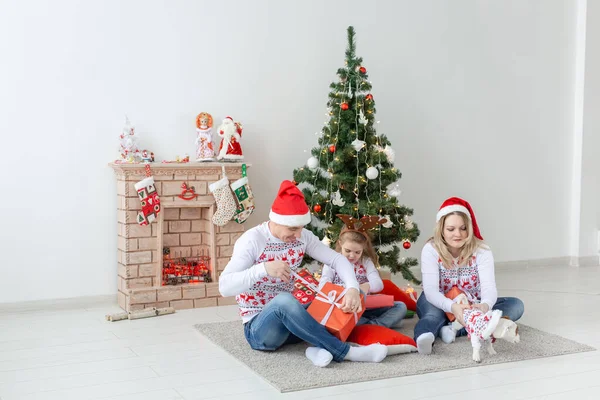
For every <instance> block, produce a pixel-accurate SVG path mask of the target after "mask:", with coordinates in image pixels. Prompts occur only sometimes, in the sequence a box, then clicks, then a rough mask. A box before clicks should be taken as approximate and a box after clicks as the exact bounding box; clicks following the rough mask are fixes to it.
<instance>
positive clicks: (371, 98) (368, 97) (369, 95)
mask: <svg viewBox="0 0 600 400" xmlns="http://www.w3.org/2000/svg"><path fill="white" fill-rule="evenodd" d="M365 99H367V100H373V95H372V94H371V93H369V94H368V95H366V96H365Z"/></svg>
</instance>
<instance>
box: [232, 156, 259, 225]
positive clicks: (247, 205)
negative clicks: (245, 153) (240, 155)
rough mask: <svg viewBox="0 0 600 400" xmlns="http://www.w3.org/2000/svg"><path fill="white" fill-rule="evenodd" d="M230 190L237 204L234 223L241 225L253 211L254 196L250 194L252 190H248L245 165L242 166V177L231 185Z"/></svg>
mask: <svg viewBox="0 0 600 400" xmlns="http://www.w3.org/2000/svg"><path fill="white" fill-rule="evenodd" d="M231 190H233V194H234V195H235V199H236V200H237V203H238V206H237V210H236V213H235V215H234V216H233V218H234V219H235V222H237V223H238V224H242V223H244V222H245V221H246V220H247V219H248V217H249V216H250V214H252V212H253V211H254V195H253V194H252V189H250V184H249V183H248V176H247V175H246V164H242V177H241V178H240V179H238V180H237V181H235V182H233V183H232V184H231Z"/></svg>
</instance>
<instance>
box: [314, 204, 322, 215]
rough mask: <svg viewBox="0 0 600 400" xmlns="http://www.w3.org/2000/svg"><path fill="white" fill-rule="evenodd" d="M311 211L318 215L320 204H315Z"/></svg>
mask: <svg viewBox="0 0 600 400" xmlns="http://www.w3.org/2000/svg"><path fill="white" fill-rule="evenodd" d="M313 211H314V212H316V213H318V212H321V205H320V204H315V205H314V207H313Z"/></svg>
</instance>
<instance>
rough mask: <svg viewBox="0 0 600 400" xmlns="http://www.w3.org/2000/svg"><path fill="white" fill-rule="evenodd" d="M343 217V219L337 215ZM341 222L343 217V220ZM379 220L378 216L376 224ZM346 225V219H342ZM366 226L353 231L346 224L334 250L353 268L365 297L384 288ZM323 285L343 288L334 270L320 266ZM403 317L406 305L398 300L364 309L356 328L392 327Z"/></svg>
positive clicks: (351, 227) (326, 266)
mask: <svg viewBox="0 0 600 400" xmlns="http://www.w3.org/2000/svg"><path fill="white" fill-rule="evenodd" d="M340 218H342V216H340ZM342 219H344V218H342ZM378 220H379V218H378V217H377V221H378ZM344 222H346V220H344ZM368 226H369V225H366V224H363V225H362V226H361V228H358V229H354V225H353V224H351V226H350V227H349V226H348V222H347V225H346V226H345V227H344V228H343V229H342V231H341V233H340V237H339V239H338V241H337V243H336V250H337V251H338V252H339V253H342V255H343V256H344V257H346V258H347V259H348V261H350V263H351V264H352V265H354V273H355V274H356V280H358V283H359V284H360V290H361V291H362V292H363V293H364V294H365V295H366V294H370V293H377V292H380V291H381V290H382V289H383V282H382V280H381V277H380V276H379V272H378V271H377V268H376V266H378V265H379V264H378V259H377V254H376V253H375V250H374V249H373V245H372V244H371V239H370V238H369V236H368V234H367V233H366V230H367V229H368ZM325 282H331V283H333V284H336V285H343V282H342V280H341V279H340V277H339V276H338V275H337V273H336V272H335V270H334V269H333V268H331V267H330V266H329V265H324V266H323V271H322V275H321V280H320V282H319V285H320V286H323V285H324V284H325ZM405 315H406V305H405V304H404V303H402V302H400V301H396V302H394V305H393V306H391V307H380V308H373V309H369V310H365V312H364V313H363V315H362V317H361V318H360V320H359V321H358V323H357V325H362V324H372V325H380V326H384V327H386V328H391V327H393V326H395V325H397V324H398V323H399V322H400V321H402V319H403V318H404V317H405Z"/></svg>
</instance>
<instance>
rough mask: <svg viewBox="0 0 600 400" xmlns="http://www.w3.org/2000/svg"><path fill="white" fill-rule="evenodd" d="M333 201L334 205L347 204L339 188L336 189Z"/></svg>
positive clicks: (341, 205)
mask: <svg viewBox="0 0 600 400" xmlns="http://www.w3.org/2000/svg"><path fill="white" fill-rule="evenodd" d="M331 203H332V204H333V205H334V206H338V207H343V206H344V204H346V202H345V201H344V199H342V195H341V194H340V191H339V190H338V191H336V192H335V193H333V195H332V198H331Z"/></svg>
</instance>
